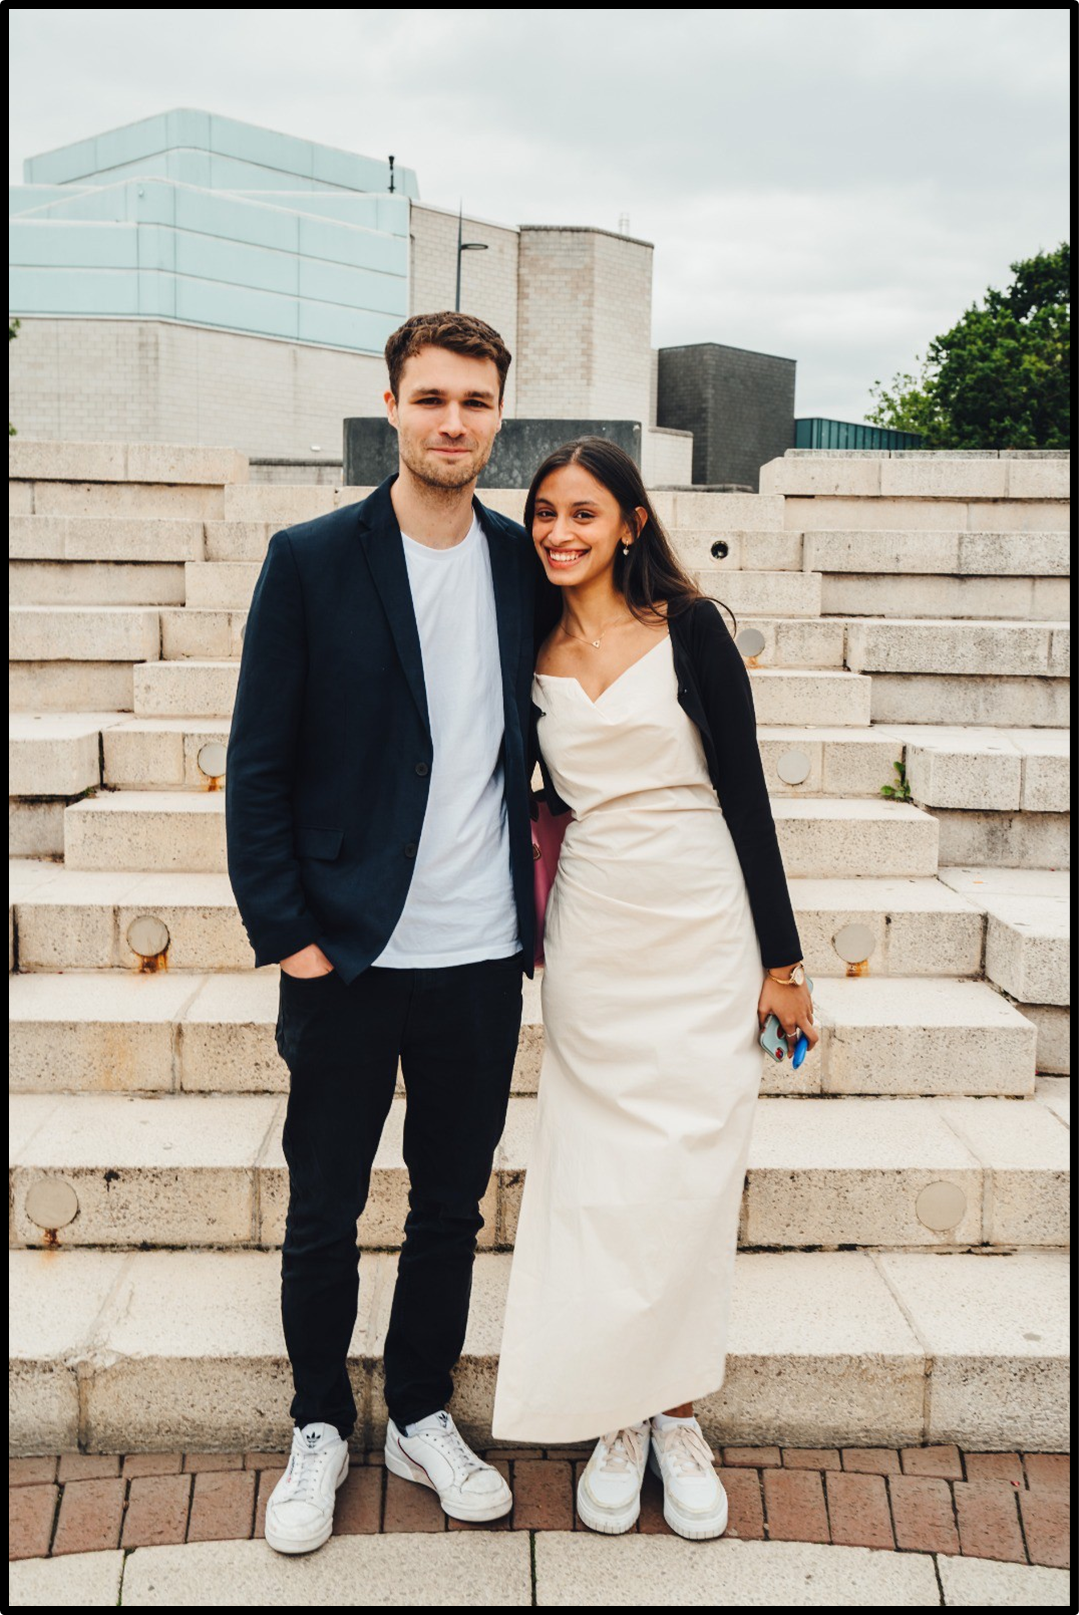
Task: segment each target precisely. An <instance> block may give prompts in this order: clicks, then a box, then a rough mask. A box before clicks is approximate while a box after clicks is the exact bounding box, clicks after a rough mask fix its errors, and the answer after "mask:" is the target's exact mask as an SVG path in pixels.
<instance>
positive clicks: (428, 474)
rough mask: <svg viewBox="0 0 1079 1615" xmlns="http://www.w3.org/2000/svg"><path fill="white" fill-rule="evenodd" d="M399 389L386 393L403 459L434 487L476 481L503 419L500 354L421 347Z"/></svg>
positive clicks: (403, 374) (403, 373) (407, 362)
mask: <svg viewBox="0 0 1079 1615" xmlns="http://www.w3.org/2000/svg"><path fill="white" fill-rule="evenodd" d="M398 393H399V396H398V397H397V398H396V399H395V398H394V396H393V394H392V392H386V393H384V394H383V396H384V398H385V400H386V413H387V415H388V417H389V421H390V424H391V425H392V426H396V428H397V438H398V443H399V447H400V453H401V461H402V464H403V465H405V466H407V467H408V469H409V471H411V472H412V475H413V476H414V477H417V478H418V479H419V480H420V481H421V482H425V483H427V484H428V485H429V486H430V487H434V488H463V487H464V486H465V485H466V484H467V483H469V482H473V481H475V479H476V478H477V477H478V476H479V474H480V472H481V471H482V470H483V468H484V466H485V465H486V464H487V462H488V460H489V459H490V458H491V450H492V449H493V447H494V441H495V437H496V435H497V433H498V430H499V427H500V426H501V425H502V405H501V403H500V401H499V397H498V366H497V365H496V364H495V362H494V360H493V359H473V358H470V357H469V356H468V355H466V354H463V353H451V352H450V351H449V349H447V348H421V349H420V351H419V353H415V354H413V355H412V357H411V358H410V359H406V360H405V363H404V367H403V369H402V371H401V380H400V383H399V387H398Z"/></svg>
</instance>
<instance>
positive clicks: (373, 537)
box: [360, 473, 493, 738]
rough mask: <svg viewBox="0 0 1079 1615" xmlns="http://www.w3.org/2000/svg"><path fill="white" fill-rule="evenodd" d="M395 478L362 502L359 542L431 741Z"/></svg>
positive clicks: (421, 657)
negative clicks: (393, 486) (394, 493)
mask: <svg viewBox="0 0 1079 1615" xmlns="http://www.w3.org/2000/svg"><path fill="white" fill-rule="evenodd" d="M395 478H396V473H395V474H394V476H393V477H388V478H387V480H386V481H385V482H383V483H382V484H381V485H380V486H379V487H378V488H376V489H375V491H374V493H372V494H369V495H368V497H367V498H366V499H365V500H364V502H363V505H362V507H361V511H360V541H361V543H362V545H363V549H364V553H365V555H366V557H367V564H368V566H369V567H370V569H371V576H372V578H373V579H374V581H375V587H376V588H377V590H378V592H379V596H380V597H381V600H382V606H383V610H384V611H385V613H386V619H387V621H388V622H389V625H390V632H391V633H392V634H393V638H394V644H395V645H396V647H397V654H398V656H399V658H400V661H401V666H402V668H403V669H404V673H405V678H406V679H407V680H408V687H409V689H410V690H411V691H412V695H413V698H414V700H415V702H416V706H417V707H418V708H419V713H420V717H421V718H422V719H423V726H424V728H425V729H426V731H427V735H428V738H430V735H431V718H430V714H429V712H428V710H427V689H426V686H425V684H424V681H423V653H422V651H421V650H420V631H419V629H418V628H417V626H416V610H415V607H414V606H413V604H412V590H411V589H410V588H409V585H408V567H407V566H406V564H405V549H404V545H403V543H402V542H401V529H400V527H399V526H398V522H397V516H396V515H395V513H394V508H393V504H392V502H391V500H390V486H391V484H392V483H393V482H394V480H395ZM492 564H493V562H492Z"/></svg>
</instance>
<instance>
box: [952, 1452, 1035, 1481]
mask: <svg viewBox="0 0 1079 1615" xmlns="http://www.w3.org/2000/svg"><path fill="white" fill-rule="evenodd" d="M963 1463H964V1464H965V1466H966V1471H967V1479H968V1480H1007V1481H1010V1482H1011V1484H1012V1485H1013V1486H1022V1485H1023V1484H1024V1482H1023V1464H1022V1460H1021V1459H1020V1457H1019V1454H1018V1453H1017V1452H965V1453H964V1454H963Z"/></svg>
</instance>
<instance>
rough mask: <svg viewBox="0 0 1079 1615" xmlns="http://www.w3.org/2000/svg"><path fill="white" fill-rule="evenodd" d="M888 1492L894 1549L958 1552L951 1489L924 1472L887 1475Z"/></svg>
mask: <svg viewBox="0 0 1079 1615" xmlns="http://www.w3.org/2000/svg"><path fill="white" fill-rule="evenodd" d="M888 1493H889V1496H890V1498H891V1501H892V1519H893V1521H894V1522H895V1542H896V1547H898V1548H910V1549H912V1550H915V1551H917V1552H919V1553H958V1552H959V1533H958V1531H957V1530H956V1527H955V1507H954V1504H953V1502H952V1489H951V1486H950V1485H949V1484H948V1482H947V1481H946V1480H937V1479H935V1478H934V1477H932V1476H928V1475H889V1477H888Z"/></svg>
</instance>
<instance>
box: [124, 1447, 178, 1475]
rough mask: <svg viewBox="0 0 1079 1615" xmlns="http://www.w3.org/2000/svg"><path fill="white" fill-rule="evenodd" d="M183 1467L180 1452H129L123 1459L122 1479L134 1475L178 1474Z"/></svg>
mask: <svg viewBox="0 0 1079 1615" xmlns="http://www.w3.org/2000/svg"><path fill="white" fill-rule="evenodd" d="M183 1467H184V1455H183V1453H182V1452H129V1453H128V1455H127V1457H126V1458H125V1459H124V1469H123V1474H124V1479H125V1480H133V1479H134V1477H135V1476H136V1475H178V1474H180V1472H181V1471H182V1469H183Z"/></svg>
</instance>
